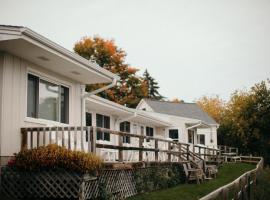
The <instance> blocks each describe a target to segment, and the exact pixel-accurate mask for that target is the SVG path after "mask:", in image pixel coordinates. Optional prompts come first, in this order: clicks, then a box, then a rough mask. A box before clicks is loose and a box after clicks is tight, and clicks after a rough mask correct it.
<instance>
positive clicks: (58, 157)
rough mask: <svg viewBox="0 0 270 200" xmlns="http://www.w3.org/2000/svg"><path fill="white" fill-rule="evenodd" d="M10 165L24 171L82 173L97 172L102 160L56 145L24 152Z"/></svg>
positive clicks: (90, 154) (89, 154)
mask: <svg viewBox="0 0 270 200" xmlns="http://www.w3.org/2000/svg"><path fill="white" fill-rule="evenodd" d="M10 163H11V164H10V165H12V166H14V167H17V168H19V169H23V170H39V169H48V168H64V169H68V170H74V171H77V172H81V173H92V172H95V171H96V170H98V169H100V167H101V165H102V161H101V159H100V158H99V157H98V156H96V155H94V154H92V153H85V152H81V151H72V150H68V149H66V148H64V147H60V146H57V145H55V144H51V145H48V146H45V147H39V148H34V149H32V150H23V151H21V152H19V153H18V154H15V159H14V160H13V161H12V162H10Z"/></svg>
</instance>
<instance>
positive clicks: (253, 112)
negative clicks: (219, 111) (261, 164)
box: [218, 80, 270, 164]
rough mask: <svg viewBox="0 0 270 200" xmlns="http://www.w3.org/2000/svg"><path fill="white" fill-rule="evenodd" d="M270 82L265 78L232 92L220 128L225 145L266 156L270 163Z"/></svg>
mask: <svg viewBox="0 0 270 200" xmlns="http://www.w3.org/2000/svg"><path fill="white" fill-rule="evenodd" d="M269 86H270V82H269V80H268V81H262V82H261V83H258V84H255V85H254V86H253V87H252V88H251V89H249V90H246V91H243V90H242V91H236V92H235V93H233V94H232V96H231V99H230V101H229V102H228V104H227V106H226V109H225V111H224V115H223V118H222V120H221V123H220V127H219V129H218V141H219V143H221V144H225V145H229V146H236V147H239V149H240V151H241V152H242V153H244V154H253V155H254V154H255V155H260V156H263V157H264V158H265V160H266V163H268V164H269V163H270V155H269V152H270V89H269Z"/></svg>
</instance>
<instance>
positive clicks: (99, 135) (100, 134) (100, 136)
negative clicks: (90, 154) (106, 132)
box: [97, 131, 103, 140]
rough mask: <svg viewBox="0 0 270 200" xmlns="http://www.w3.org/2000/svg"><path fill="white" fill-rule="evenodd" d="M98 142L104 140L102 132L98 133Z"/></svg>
mask: <svg viewBox="0 0 270 200" xmlns="http://www.w3.org/2000/svg"><path fill="white" fill-rule="evenodd" d="M97 140H103V138H102V132H100V131H98V132H97Z"/></svg>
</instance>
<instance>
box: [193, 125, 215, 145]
mask: <svg viewBox="0 0 270 200" xmlns="http://www.w3.org/2000/svg"><path fill="white" fill-rule="evenodd" d="M197 134H204V135H205V146H208V147H214V148H217V127H216V126H211V128H205V129H198V130H197Z"/></svg>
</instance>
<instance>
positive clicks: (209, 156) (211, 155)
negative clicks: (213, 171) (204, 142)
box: [193, 145, 221, 161]
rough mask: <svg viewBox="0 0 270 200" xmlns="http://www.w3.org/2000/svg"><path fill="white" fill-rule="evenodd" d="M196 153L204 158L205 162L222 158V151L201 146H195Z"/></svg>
mask: <svg viewBox="0 0 270 200" xmlns="http://www.w3.org/2000/svg"><path fill="white" fill-rule="evenodd" d="M193 148H194V150H193V151H194V152H195V153H196V154H198V155H199V156H200V157H202V158H203V159H204V160H209V161H211V160H215V161H217V160H218V159H220V158H221V151H220V150H219V149H215V148H209V147H204V146H200V145H194V147H193Z"/></svg>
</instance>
